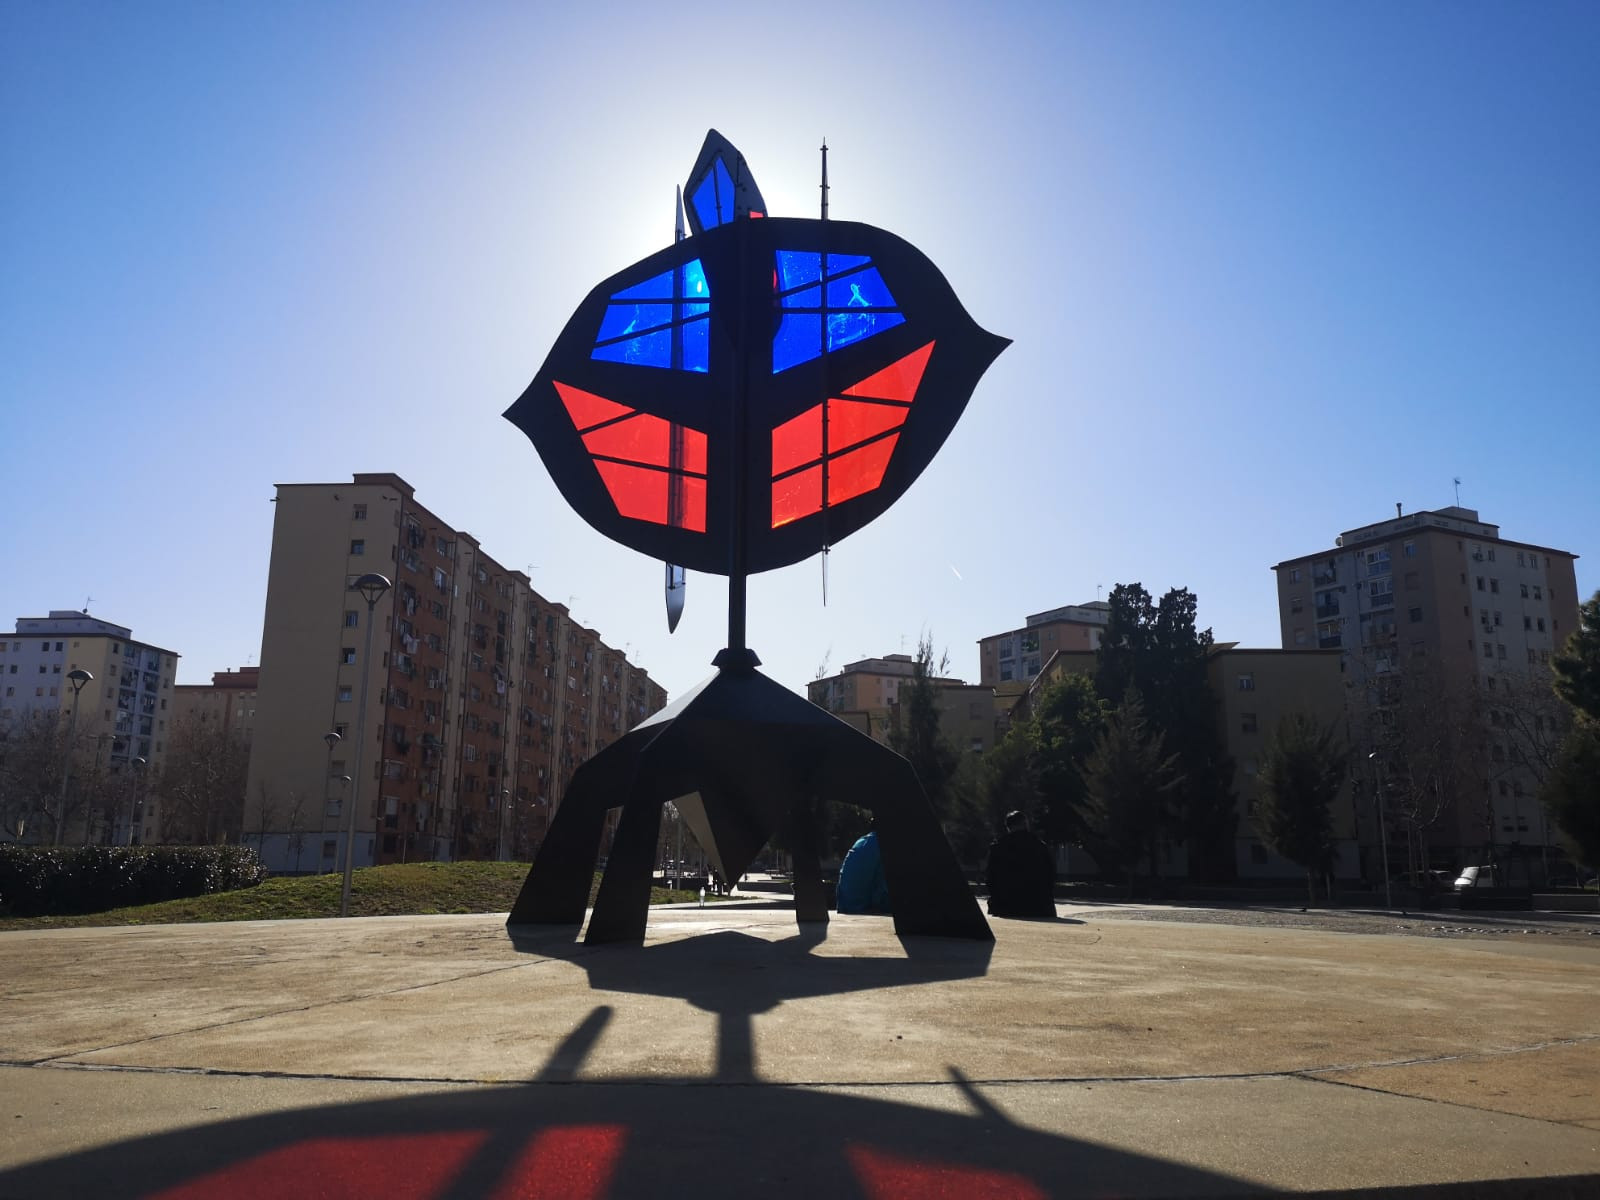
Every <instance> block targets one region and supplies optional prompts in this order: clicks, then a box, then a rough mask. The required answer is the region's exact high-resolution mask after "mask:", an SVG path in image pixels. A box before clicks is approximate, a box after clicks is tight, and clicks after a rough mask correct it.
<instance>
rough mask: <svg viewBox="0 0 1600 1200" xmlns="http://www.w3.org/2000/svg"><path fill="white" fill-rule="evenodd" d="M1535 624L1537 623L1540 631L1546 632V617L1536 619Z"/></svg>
mask: <svg viewBox="0 0 1600 1200" xmlns="http://www.w3.org/2000/svg"><path fill="white" fill-rule="evenodd" d="M1534 625H1536V626H1537V627H1538V629H1539V632H1540V633H1543V632H1544V618H1543V617H1540V618H1539V619H1538V620H1536V621H1534Z"/></svg>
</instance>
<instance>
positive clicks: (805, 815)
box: [788, 796, 828, 924]
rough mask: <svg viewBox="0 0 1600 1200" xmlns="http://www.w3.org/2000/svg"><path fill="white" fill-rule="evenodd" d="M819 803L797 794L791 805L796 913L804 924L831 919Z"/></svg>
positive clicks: (824, 921)
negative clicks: (820, 832) (818, 810)
mask: <svg viewBox="0 0 1600 1200" xmlns="http://www.w3.org/2000/svg"><path fill="white" fill-rule="evenodd" d="M817 825H818V822H817V812H816V804H815V803H814V802H813V801H812V800H811V799H810V797H807V796H796V797H795V799H794V801H793V803H792V804H790V806H789V831H788V832H789V839H788V840H789V849H790V854H791V855H792V856H793V858H794V917H795V920H796V921H799V922H801V923H802V924H804V923H806V922H812V921H820V922H822V923H823V924H826V923H827V921H828V889H827V887H826V886H825V885H824V884H823V882H822V859H821V849H820V845H819V843H820V841H821V838H820V836H819V830H818V828H817Z"/></svg>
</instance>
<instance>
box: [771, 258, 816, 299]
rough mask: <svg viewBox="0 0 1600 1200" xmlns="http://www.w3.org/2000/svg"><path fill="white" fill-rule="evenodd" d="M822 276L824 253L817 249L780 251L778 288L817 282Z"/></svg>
mask: <svg viewBox="0 0 1600 1200" xmlns="http://www.w3.org/2000/svg"><path fill="white" fill-rule="evenodd" d="M821 278H822V255H820V254H818V253H817V252H816V251H815V250H779V251H778V290H779V291H780V292H787V291H788V290H789V289H790V288H797V287H803V286H805V285H806V284H808V283H816V282H818V281H819V280H821Z"/></svg>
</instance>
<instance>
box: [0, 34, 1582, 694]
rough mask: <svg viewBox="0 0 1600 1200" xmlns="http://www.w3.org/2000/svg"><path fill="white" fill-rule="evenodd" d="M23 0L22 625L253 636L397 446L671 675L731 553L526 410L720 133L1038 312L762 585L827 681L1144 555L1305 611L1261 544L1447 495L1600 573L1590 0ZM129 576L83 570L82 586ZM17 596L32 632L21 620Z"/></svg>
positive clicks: (5, 72)
mask: <svg viewBox="0 0 1600 1200" xmlns="http://www.w3.org/2000/svg"><path fill="white" fill-rule="evenodd" d="M844 12H845V10H842V9H837V8H827V7H822V8H818V7H815V6H809V7H801V6H793V5H790V6H781V7H780V6H767V5H760V4H755V5H752V4H749V3H740V4H718V3H702V4H696V5H662V4H649V5H645V4H629V3H613V4H607V5H581V4H579V5H544V4H533V5H529V4H510V3H508V4H503V5H502V4H488V3H464V4H452V5H405V4H388V3H386V4H357V3H341V4H336V5H333V4H317V3H308V4H289V3H283V4H225V5H223V4H200V3H195V4H177V3H142V4H111V3H101V4H81V3H51V4H45V3H23V2H15V3H10V4H6V5H4V6H0V174H3V179H4V184H3V186H0V402H3V405H4V416H5V426H6V429H7V431H8V435H7V437H6V439H5V442H4V449H3V451H0V504H3V511H4V513H5V515H6V518H7V520H6V524H7V527H8V529H9V533H8V536H7V539H6V541H7V545H6V550H5V555H4V558H3V560H0V561H3V568H0V620H3V621H6V622H10V621H11V620H12V619H13V618H15V617H19V616H43V615H45V613H46V612H47V611H49V610H50V609H62V608H82V607H84V605H85V603H86V601H87V602H88V604H89V607H90V610H91V611H92V612H93V613H94V614H95V615H96V616H99V617H102V618H104V619H106V620H110V621H114V622H117V623H119V624H122V625H127V626H130V627H131V628H132V629H133V631H134V634H135V636H136V637H138V638H139V639H140V640H143V641H146V642H150V643H154V644H156V645H159V646H162V647H166V648H169V649H172V650H175V651H177V652H179V653H180V654H181V655H182V656H183V657H182V659H181V664H180V668H179V681H180V682H183V683H198V682H205V681H208V680H209V679H210V676H211V673H212V672H213V671H219V670H224V669H231V668H236V667H239V666H243V665H246V664H249V663H255V662H258V661H259V658H258V656H259V653H260V647H261V627H262V615H263V610H264V606H265V600H266V580H267V567H268V555H269V550H270V544H271V532H272V516H273V505H272V504H271V503H270V500H271V498H272V496H273V494H274V485H275V484H278V483H295V482H336V481H341V480H348V479H349V478H350V476H351V474H352V473H354V472H380V471H392V472H394V473H396V474H398V475H400V476H402V477H403V478H405V479H406V480H407V481H408V482H410V483H411V484H412V485H413V486H414V487H415V489H416V494H417V499H418V501H419V502H420V503H422V504H424V505H426V506H427V507H428V508H429V509H431V510H432V511H433V512H435V513H437V514H439V515H440V516H441V517H442V518H443V519H444V520H446V521H448V522H450V523H451V524H453V525H455V526H456V527H458V528H462V529H466V530H468V531H470V532H471V533H472V534H473V535H474V536H475V537H477V538H478V539H479V540H480V541H481V543H482V545H483V547H484V549H485V550H486V551H487V552H488V553H489V554H491V555H492V556H494V557H495V558H496V559H498V560H499V561H501V562H502V563H504V564H505V565H507V566H509V567H514V568H519V569H525V570H526V571H527V572H528V574H529V576H530V577H531V579H532V581H533V585H534V587H535V588H536V589H537V590H538V591H539V592H540V593H542V594H543V595H544V596H546V597H547V598H549V599H551V600H555V601H560V602H564V603H568V604H570V605H571V608H572V611H573V614H574V616H576V617H577V618H578V619H579V620H581V621H582V622H583V623H584V624H586V625H589V626H590V627H592V628H595V629H597V630H598V631H599V632H600V634H601V636H602V637H604V638H605V639H606V640H607V641H608V642H610V643H611V644H613V645H615V646H617V647H619V648H620V647H626V648H627V649H628V651H629V653H630V656H631V657H632V658H633V659H634V661H636V662H638V663H640V664H641V665H643V666H644V667H645V668H646V669H648V670H649V671H650V672H651V674H652V675H653V676H654V677H655V678H656V679H658V680H659V681H660V682H661V683H663V684H664V685H665V686H666V688H667V689H668V691H669V693H670V694H671V695H673V696H677V695H680V694H681V693H682V692H683V691H684V690H685V689H687V688H688V687H690V686H692V685H693V684H694V683H696V682H697V681H698V680H700V679H701V678H703V677H705V676H706V675H708V674H710V673H711V670H712V668H711V667H710V665H709V664H710V660H711V658H712V655H713V654H714V653H715V652H716V651H717V649H718V648H719V647H721V646H722V645H723V642H724V636H725V621H726V616H725V607H724V601H725V596H726V587H725V584H724V581H723V580H721V579H720V578H716V577H708V576H705V575H701V574H691V575H690V578H689V588H688V605H687V609H686V612H685V616H684V619H683V622H682V624H681V625H680V626H679V628H678V631H677V633H676V634H674V635H672V636H670V637H669V636H668V634H667V628H666V619H665V615H664V611H663V605H662V594H661V593H662V571H661V565H660V563H658V562H653V561H651V560H648V559H645V558H643V557H641V556H639V555H637V554H635V553H633V552H631V551H628V550H625V549H623V548H622V547H620V546H617V545H615V544H613V543H610V542H608V541H606V540H604V539H603V538H602V537H601V536H600V535H598V534H597V533H595V532H594V531H593V530H591V529H590V528H589V527H588V526H587V525H585V524H584V523H583V522H582V521H581V520H580V519H579V518H578V517H577V516H576V515H575V514H574V513H573V512H572V511H571V510H570V509H569V508H568V507H567V506H566V504H565V503H564V502H563V501H562V499H561V498H560V496H559V495H558V494H557V492H556V490H555V488H554V487H553V485H552V484H551V482H550V480H549V478H548V476H547V475H546V474H545V471H544V469H543V467H542V465H541V463H540V461H539V458H538V455H537V454H536V453H535V451H534V449H533V446H532V445H531V444H530V443H529V441H528V440H527V438H526V437H525V436H524V435H523V434H522V433H521V432H519V431H518V430H517V429H515V428H513V427H512V426H511V425H510V424H509V423H508V422H506V421H505V420H504V419H503V418H502V416H501V413H502V412H503V411H504V410H505V409H506V407H507V406H508V405H509V404H510V403H511V402H512V401H513V400H515V399H516V398H517V396H518V395H519V394H520V393H521V391H522V389H523V388H524V387H526V386H527V384H528V382H529V380H530V379H532V377H533V376H534V374H535V372H536V371H537V370H538V369H539V366H540V364H541V363H542V362H543V361H544V356H545V354H546V352H547V351H548V349H549V347H550V345H551V343H552V341H553V340H554V339H555V337H556V335H557V334H558V333H559V332H560V331H561V329H562V328H563V326H564V325H565V324H566V322H567V319H568V317H569V316H570V315H571V313H572V310H573V309H574V308H575V307H576V306H577V304H578V303H579V301H581V300H582V299H583V297H584V296H585V295H586V294H587V293H588V291H589V289H590V288H591V287H592V286H594V285H595V284H596V283H597V282H599V281H600V280H601V279H602V278H604V277H606V276H608V275H610V274H612V273H614V272H615V271H617V270H619V269H621V268H623V267H625V266H627V265H629V264H630V263H632V262H634V261H635V260H637V259H639V258H642V257H644V256H645V255H646V254H648V253H650V252H652V251H654V250H657V249H660V248H661V247H663V246H665V245H667V244H669V243H670V242H671V240H672V195H673V188H674V186H675V185H677V184H681V183H683V182H684V180H685V177H686V175H687V173H688V171H689V169H690V167H691V165H692V164H693V162H694V159H695V155H696V153H697V152H698V151H699V149H700V144H701V141H702V139H703V138H704V136H705V132H706V130H707V129H708V128H712V127H715V128H717V129H719V130H720V131H721V132H722V133H724V134H725V135H726V136H727V137H728V138H729V139H730V140H731V141H732V142H733V143H734V144H735V145H736V146H738V147H739V149H740V150H741V151H743V153H744V154H745V156H746V157H747V159H748V161H749V164H750V167H751V169H752V171H753V172H754V174H755V177H756V179H757V181H758V182H759V184H760V187H761V189H762V191H763V192H764V194H765V197H766V200H767V203H768V206H769V208H770V209H771V211H772V213H773V215H779V216H808V217H809V216H815V215H816V211H817V204H818V169H819V163H818V153H817V150H818V147H819V146H820V144H821V142H822V140H823V138H824V137H826V139H827V141H828V144H829V146H830V148H831V154H830V160H829V172H830V182H831V183H832V185H833V190H832V194H831V214H830V215H832V216H833V217H835V218H840V219H846V220H856V221H865V222H868V223H870V224H875V225H881V226H883V227H885V228H887V229H890V230H891V231H893V232H894V233H896V234H898V235H899V236H901V237H904V238H906V239H907V240H909V241H910V242H912V243H913V244H914V245H916V246H917V247H919V248H920V249H921V250H922V251H923V252H924V253H926V254H927V255H928V256H929V257H930V258H931V259H932V260H933V261H934V262H935V263H936V264H938V266H939V267H940V269H941V270H942V271H943V272H944V273H945V275H946V276H947V277H948V279H949V280H950V282H951V284H952V285H953V286H954V288H955V290H956V293H957V295H958V296H960V298H961V300H962V302H963V303H964V304H965V306H966V307H967V309H968V310H969V311H970V312H971V314H972V315H973V317H974V318H975V319H976V320H977V321H978V323H979V324H980V325H982V326H983V327H985V328H986V329H989V330H992V331H993V332H995V333H998V334H1001V335H1003V336H1006V337H1009V338H1011V339H1013V342H1014V344H1013V345H1012V346H1011V347H1010V348H1009V349H1008V350H1007V351H1006V352H1005V353H1004V354H1003V355H1001V357H1000V359H999V360H998V361H997V362H996V364H995V365H994V366H993V367H992V368H991V369H990V371H989V372H988V374H987V375H986V376H985V377H984V379H983V381H982V382H981V383H980V384H979V386H978V389H977V392H976V393H975V395H974V396H973V398H972V401H971V403H970V405H969V406H968V408H967V410H966V413H965V415H964V416H963V417H962V419H961V421H960V422H959V423H958V424H957V426H956V428H955V431H954V432H953V433H952V434H951V436H950V439H949V441H948V442H947V443H946V446H945V448H944V450H943V452H942V453H941V454H940V455H939V456H938V457H937V458H936V459H935V460H934V462H933V463H932V465H931V466H930V467H929V468H928V470H927V471H926V472H925V473H924V474H923V476H922V477H921V478H920V479H919V480H918V481H917V482H916V483H915V484H914V485H913V486H912V488H911V490H910V491H909V492H908V493H907V494H906V495H905V497H904V498H903V499H902V500H901V501H900V502H899V503H898V504H896V505H895V506H894V507H893V508H891V509H890V510H889V511H888V512H886V513H885V514H884V515H883V516H882V517H880V518H879V519H878V520H877V521H876V522H875V523H873V524H872V525H870V526H869V527H868V528H866V529H864V530H862V531H861V532H859V533H857V534H855V535H854V536H852V537H850V538H849V539H848V540H846V541H844V542H842V543H841V544H840V545H839V546H838V547H837V548H836V549H835V550H834V551H833V553H832V555H831V556H830V561H829V565H828V572H827V574H828V590H827V603H826V606H824V604H823V586H822V575H823V572H822V567H821V564H820V561H819V560H817V559H813V560H810V561H808V562H806V563H802V564H800V565H797V566H794V567H790V568H787V569H785V570H781V571H777V572H773V573H771V574H768V575H764V576H760V577H757V578H755V579H753V580H752V581H751V587H750V630H749V633H750V644H751V645H752V646H753V647H754V648H755V649H756V651H757V652H758V653H759V654H760V656H761V658H762V659H763V661H764V664H765V670H766V671H767V672H768V673H769V674H770V675H771V676H772V677H773V678H775V679H777V680H779V681H781V682H783V683H785V684H788V685H789V686H792V687H796V688H799V687H802V686H803V685H804V683H805V682H806V681H807V680H808V679H810V678H812V677H813V676H814V675H815V674H816V672H817V670H818V668H819V666H821V665H823V664H824V663H826V664H827V665H828V666H829V668H830V669H837V668H839V667H840V666H842V665H843V664H845V663H846V662H849V661H852V660H854V659H857V658H861V657H865V656H870V655H879V654H883V653H889V652H896V651H901V650H906V651H910V650H912V649H914V647H915V644H916V642H917V639H918V636H919V634H920V633H922V632H923V631H926V632H928V633H929V634H931V636H932V638H933V640H934V643H935V645H936V647H940V648H943V647H948V649H949V653H950V659H951V663H950V671H951V673H952V674H954V675H959V676H963V677H965V678H968V679H972V680H976V679H977V676H978V660H977V649H976V646H975V644H974V643H975V642H976V640H977V639H978V638H979V637H981V636H983V635H986V634H990V633H997V632H1000V631H1003V630H1006V629H1010V628H1013V627H1016V626H1018V625H1020V624H1022V621H1023V618H1024V617H1025V615H1026V614H1028V613H1033V612H1039V611H1041V610H1044V609H1048V608H1052V607H1055V606H1058V605H1063V604H1074V603H1082V602H1084V601H1089V600H1094V599H1095V598H1096V596H1097V595H1099V594H1102V593H1103V592H1107V591H1109V590H1110V588H1111V587H1112V586H1113V585H1115V584H1117V583H1119V582H1132V581H1136V580H1137V581H1141V582H1143V583H1144V584H1145V586H1146V587H1147V588H1149V589H1150V590H1151V591H1153V592H1157V593H1159V592H1161V591H1164V590H1166V589H1167V588H1169V587H1173V586H1187V587H1189V588H1191V589H1193V590H1194V591H1195V592H1196V593H1197V594H1198V596H1199V599H1200V621H1201V624H1202V625H1206V626H1210V627H1211V628H1212V629H1213V630H1214V631H1215V634H1216V636H1217V638H1218V639H1219V640H1228V641H1240V642H1243V643H1245V644H1247V645H1253V646H1277V645H1278V644H1279V632H1278V615H1277V614H1278V608H1277V596H1276V590H1275V585H1274V580H1273V576H1272V574H1271V572H1270V568H1271V566H1272V564H1274V563H1275V562H1278V561H1280V560H1282V559H1285V558H1288V557H1292V556H1295V555H1301V554H1309V553H1311V552H1313V551H1316V550H1318V549H1321V548H1324V547H1326V546H1330V545H1332V542H1333V538H1334V536H1335V535H1337V534H1338V533H1339V532H1341V531H1342V530H1346V529H1351V528H1355V527H1357V526H1360V525H1365V524H1369V523H1372V522H1376V521H1380V520H1383V519H1384V518H1386V517H1392V516H1393V515H1394V512H1395V504H1396V503H1397V502H1398V503H1401V504H1403V505H1404V507H1405V510H1406V511H1407V512H1410V511H1414V510H1417V509H1424V508H1439V507H1443V506H1446V505H1449V504H1452V503H1455V502H1456V491H1455V486H1454V484H1453V482H1452V481H1453V479H1455V478H1456V477H1459V478H1460V481H1461V482H1460V503H1461V504H1462V505H1463V506H1466V507H1469V508H1474V509H1477V510H1478V511H1479V513H1480V514H1481V517H1482V519H1483V520H1485V521H1488V522H1493V523H1497V524H1499V525H1500V527H1501V532H1502V535H1503V536H1504V537H1507V538H1511V539H1515V540H1521V541H1529V542H1535V543H1539V544H1543V545H1547V546H1554V547H1557V548H1560V549H1563V550H1568V551H1571V552H1573V553H1576V554H1578V555H1580V556H1581V557H1580V559H1579V562H1578V582H1579V585H1580V590H1581V591H1582V592H1583V593H1584V594H1585V595H1588V594H1589V593H1592V592H1593V591H1594V590H1595V589H1596V588H1597V587H1600V502H1597V500H1596V496H1597V483H1600V472H1597V468H1596V461H1597V450H1596V448H1597V445H1600V219H1597V214H1600V149H1597V148H1600V7H1597V6H1595V5H1594V4H1592V3H1580V4H1558V3H1545V4H1538V5H1509V4H1474V5H1462V4H1428V3H1409V4H1402V5H1393V4H1376V3H1357V4H1340V5H1334V4H1324V5H1312V4H1293V5H1267V4H1259V3H1251V4H1246V3H1233V4H1229V3H1218V4H1189V5H1176V4H1164V5H1157V4H1140V3H1131V4H1119V5H1101V4H1066V3H1062V4H1047V3H1042V4H996V5H993V6H987V7H986V6H976V5H971V4H953V3H952V4H942V3H927V2H919V3H916V4H872V5H858V6H854V7H852V8H850V9H849V10H848V12H849V14H850V15H849V18H848V20H846V19H844V17H843V15H842V14H843V13H844ZM90 597H92V600H91V599H89V598H90ZM6 627H7V628H9V627H10V626H9V624H8V625H7V626H6Z"/></svg>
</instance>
